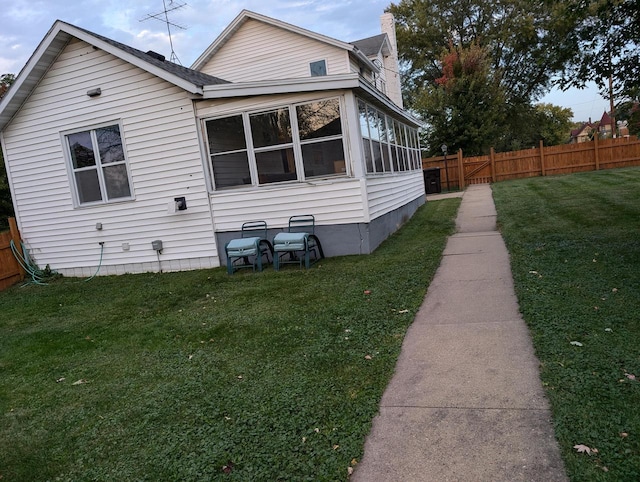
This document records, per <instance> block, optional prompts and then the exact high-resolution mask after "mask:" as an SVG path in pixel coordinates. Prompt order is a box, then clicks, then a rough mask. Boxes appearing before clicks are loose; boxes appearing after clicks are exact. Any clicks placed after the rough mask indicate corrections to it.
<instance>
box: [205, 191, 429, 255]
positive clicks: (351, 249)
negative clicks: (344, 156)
mask: <svg viewBox="0 0 640 482" xmlns="http://www.w3.org/2000/svg"><path fill="white" fill-rule="evenodd" d="M424 203H425V198H424V196H420V197H419V198H416V199H414V200H413V201H411V202H409V203H407V204H405V205H404V206H402V207H401V208H398V209H396V210H394V211H391V212H389V213H387V214H385V215H384V216H380V217H379V218H376V219H374V220H373V221H371V222H370V223H353V224H334V225H330V226H316V231H315V234H316V236H318V239H320V243H321V244H322V249H323V251H324V254H325V256H327V257H331V256H345V255H349V254H369V253H371V252H373V251H374V250H375V249H376V248H377V247H378V246H380V244H381V243H382V242H383V241H384V240H385V239H387V238H388V237H389V236H390V235H391V234H392V233H394V232H395V231H397V230H398V229H399V228H400V227H401V226H402V225H403V224H404V223H406V222H407V221H408V220H409V219H411V216H413V214H414V213H415V212H416V210H417V209H418V208H419V207H420V206H422V205H423V204H424ZM310 214H313V213H310ZM282 231H286V229H280V228H278V229H269V230H268V232H267V238H268V240H269V241H273V238H274V236H275V235H276V234H278V233H280V232H282ZM239 237H240V230H238V231H225V232H218V233H216V241H217V243H218V253H219V256H220V264H221V265H222V266H224V265H226V263H227V257H226V253H225V251H224V245H225V244H226V243H228V242H229V241H231V240H232V239H235V238H239Z"/></svg>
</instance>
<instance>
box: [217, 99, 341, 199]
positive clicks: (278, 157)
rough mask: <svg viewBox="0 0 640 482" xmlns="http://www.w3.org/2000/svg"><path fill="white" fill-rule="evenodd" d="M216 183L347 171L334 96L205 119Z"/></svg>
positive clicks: (272, 180)
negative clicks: (266, 109) (265, 109)
mask: <svg viewBox="0 0 640 482" xmlns="http://www.w3.org/2000/svg"><path fill="white" fill-rule="evenodd" d="M205 128H206V133H207V140H208V145H209V154H210V157H211V167H212V169H213V180H214V186H215V188H216V189H221V188H228V187H239V186H243V185H247V184H251V185H264V184H270V183H275V182H283V181H304V180H305V179H308V178H318V177H327V176H335V175H346V174H348V173H347V165H346V162H345V153H344V141H343V134H342V116H341V107H340V100H339V99H338V98H331V99H321V100H317V101H313V102H306V103H300V104H290V105H285V106H280V107H277V108H274V109H271V110H268V111H259V112H242V113H239V114H236V115H233V116H229V117H223V118H218V119H211V120H207V121H206V122H205Z"/></svg>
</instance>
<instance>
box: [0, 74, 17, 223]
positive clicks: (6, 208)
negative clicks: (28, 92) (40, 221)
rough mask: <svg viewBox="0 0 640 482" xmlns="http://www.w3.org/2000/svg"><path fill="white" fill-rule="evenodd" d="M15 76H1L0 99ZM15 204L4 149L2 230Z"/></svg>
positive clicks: (0, 173)
mask: <svg viewBox="0 0 640 482" xmlns="http://www.w3.org/2000/svg"><path fill="white" fill-rule="evenodd" d="M14 80H15V76H14V75H13V74H3V75H1V76H0V99H2V97H3V96H4V94H5V93H6V92H7V90H8V89H9V86H10V85H11V84H12V83H13V82H14ZM13 215H14V213H13V203H12V202H11V192H10V191H9V181H8V179H7V171H6V169H5V166H4V158H3V154H2V149H0V229H2V228H4V227H6V226H7V225H8V223H7V218H8V217H11V216H13Z"/></svg>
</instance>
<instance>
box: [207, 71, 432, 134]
mask: <svg viewBox="0 0 640 482" xmlns="http://www.w3.org/2000/svg"><path fill="white" fill-rule="evenodd" d="M345 89H351V90H354V91H359V92H362V93H363V94H365V96H366V97H368V98H370V99H374V100H375V101H376V102H378V103H379V104H381V105H384V106H385V107H386V108H387V109H388V110H389V111H392V112H393V113H394V114H395V115H396V116H397V117H399V118H402V119H404V120H406V121H407V122H408V123H410V124H412V125H414V126H415V127H422V125H423V123H422V121H420V120H419V119H416V118H415V117H414V116H413V115H411V113H409V112H407V111H405V110H404V109H402V108H401V107H399V106H397V105H396V104H394V103H393V101H392V100H391V99H389V98H388V97H387V96H386V95H384V94H383V93H382V92H380V91H379V90H378V89H376V88H375V87H374V86H373V85H371V84H370V83H369V82H367V81H366V80H365V79H364V78H363V77H362V76H360V75H358V74H355V73H353V74H342V75H327V76H322V77H305V78H299V79H282V80H262V81H258V82H238V83H233V84H222V85H205V86H204V95H203V96H202V99H203V100H206V99H209V100H212V99H228V98H233V97H251V96H257V95H275V94H293V93H299V92H318V91H329V90H345Z"/></svg>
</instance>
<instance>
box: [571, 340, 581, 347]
mask: <svg viewBox="0 0 640 482" xmlns="http://www.w3.org/2000/svg"><path fill="white" fill-rule="evenodd" d="M571 344H572V345H573V346H582V343H580V342H579V341H572V342H571Z"/></svg>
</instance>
